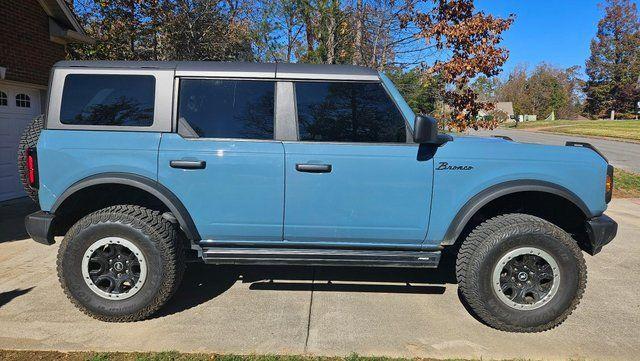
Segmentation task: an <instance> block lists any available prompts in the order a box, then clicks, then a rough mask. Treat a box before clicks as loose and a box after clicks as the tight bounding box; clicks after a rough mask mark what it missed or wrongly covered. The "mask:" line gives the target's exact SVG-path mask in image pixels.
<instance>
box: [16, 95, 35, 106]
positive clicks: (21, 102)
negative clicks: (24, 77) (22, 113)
mask: <svg viewBox="0 0 640 361" xmlns="http://www.w3.org/2000/svg"><path fill="white" fill-rule="evenodd" d="M16 107H18V108H31V98H29V96H28V95H27V94H22V93H20V94H18V95H16Z"/></svg>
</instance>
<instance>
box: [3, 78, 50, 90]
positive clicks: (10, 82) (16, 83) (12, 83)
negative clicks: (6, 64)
mask: <svg viewBox="0 0 640 361" xmlns="http://www.w3.org/2000/svg"><path fill="white" fill-rule="evenodd" d="M0 84H6V85H10V86H18V87H25V88H31V89H37V90H47V87H46V86H45V85H38V84H31V83H23V82H21V81H14V80H0Z"/></svg>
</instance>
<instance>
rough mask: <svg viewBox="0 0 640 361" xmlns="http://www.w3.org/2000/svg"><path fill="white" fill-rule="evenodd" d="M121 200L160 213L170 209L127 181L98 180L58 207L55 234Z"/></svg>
mask: <svg viewBox="0 0 640 361" xmlns="http://www.w3.org/2000/svg"><path fill="white" fill-rule="evenodd" d="M118 204H130V205H137V206H142V207H145V208H149V209H153V210H155V211H159V212H161V213H165V212H170V210H169V208H168V207H167V206H166V205H165V204H164V203H163V202H162V201H161V200H160V199H158V198H157V197H156V196H154V195H153V194H151V193H149V192H147V191H145V190H143V189H140V188H137V187H134V186H130V185H126V184H114V183H106V184H96V185H92V186H88V187H85V188H82V189H80V190H78V191H76V192H75V193H73V194H72V195H70V196H69V197H67V198H66V199H65V200H64V201H63V202H62V203H61V204H60V205H59V206H58V207H57V209H56V212H55V213H56V218H55V226H54V227H55V228H54V231H55V234H56V235H58V236H60V235H64V234H65V233H67V231H68V230H69V228H71V226H73V225H74V224H75V223H76V222H77V221H78V220H80V218H82V217H84V216H86V215H88V214H89V213H92V212H95V211H97V210H99V209H102V208H106V207H109V206H114V205H118Z"/></svg>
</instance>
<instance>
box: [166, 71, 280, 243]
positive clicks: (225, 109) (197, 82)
mask: <svg viewBox="0 0 640 361" xmlns="http://www.w3.org/2000/svg"><path fill="white" fill-rule="evenodd" d="M178 99H179V100H178V109H177V118H178V125H177V129H178V132H177V133H167V134H163V136H162V140H161V143H160V152H159V159H158V164H159V166H158V180H159V182H160V183H161V184H163V185H165V186H166V187H168V188H169V189H170V190H171V191H173V192H174V193H175V194H176V196H177V197H178V198H179V199H180V200H181V201H182V203H183V204H184V206H185V207H186V209H187V210H188V211H189V213H190V214H191V217H192V218H193V221H194V223H195V225H196V228H197V229H198V232H199V233H200V236H201V238H202V239H204V240H210V241H214V242H220V243H224V242H233V243H235V242H253V241H256V240H258V241H281V240H282V231H283V230H282V227H283V223H282V222H283V221H282V219H283V211H284V208H283V207H284V150H283V145H282V142H280V141H275V140H274V101H275V82H274V81H270V80H240V79H236V80H228V79H227V80H225V79H202V78H201V79H181V80H180V84H179V96H178Z"/></svg>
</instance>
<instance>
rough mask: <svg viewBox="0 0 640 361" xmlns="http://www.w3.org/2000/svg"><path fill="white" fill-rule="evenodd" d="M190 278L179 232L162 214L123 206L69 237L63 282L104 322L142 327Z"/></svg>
mask: <svg viewBox="0 0 640 361" xmlns="http://www.w3.org/2000/svg"><path fill="white" fill-rule="evenodd" d="M183 272H184V253H183V251H182V242H180V241H179V239H178V233H177V231H176V229H175V226H174V225H172V224H171V223H170V222H169V221H167V220H166V219H164V218H163V217H162V216H161V214H160V213H159V212H157V211H153V210H150V209H147V208H143V207H139V206H132V205H122V206H113V207H108V208H104V209H101V210H99V211H96V212H94V213H92V214H90V215H88V216H86V217H84V218H82V219H81V220H80V221H78V222H77V223H76V224H75V225H74V226H73V227H71V229H70V230H69V232H68V233H67V235H66V236H65V238H64V240H63V241H62V243H61V245H60V250H59V253H58V277H59V279H60V283H61V284H62V287H63V289H64V291H65V293H66V294H67V296H68V297H69V299H70V300H71V301H72V302H73V303H74V305H76V307H78V308H79V309H80V310H82V311H83V312H85V313H86V314H88V315H90V316H92V317H94V318H97V319H99V320H103V321H113V322H125V321H137V320H141V319H144V318H147V317H149V316H151V315H152V314H153V313H154V312H156V311H158V310H159V309H160V308H161V307H162V306H163V305H164V304H165V303H166V302H167V301H168V300H169V298H170V297H171V296H172V295H173V293H174V292H175V291H176V289H177V287H178V285H179V284H180V281H181V279H182V274H183Z"/></svg>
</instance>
